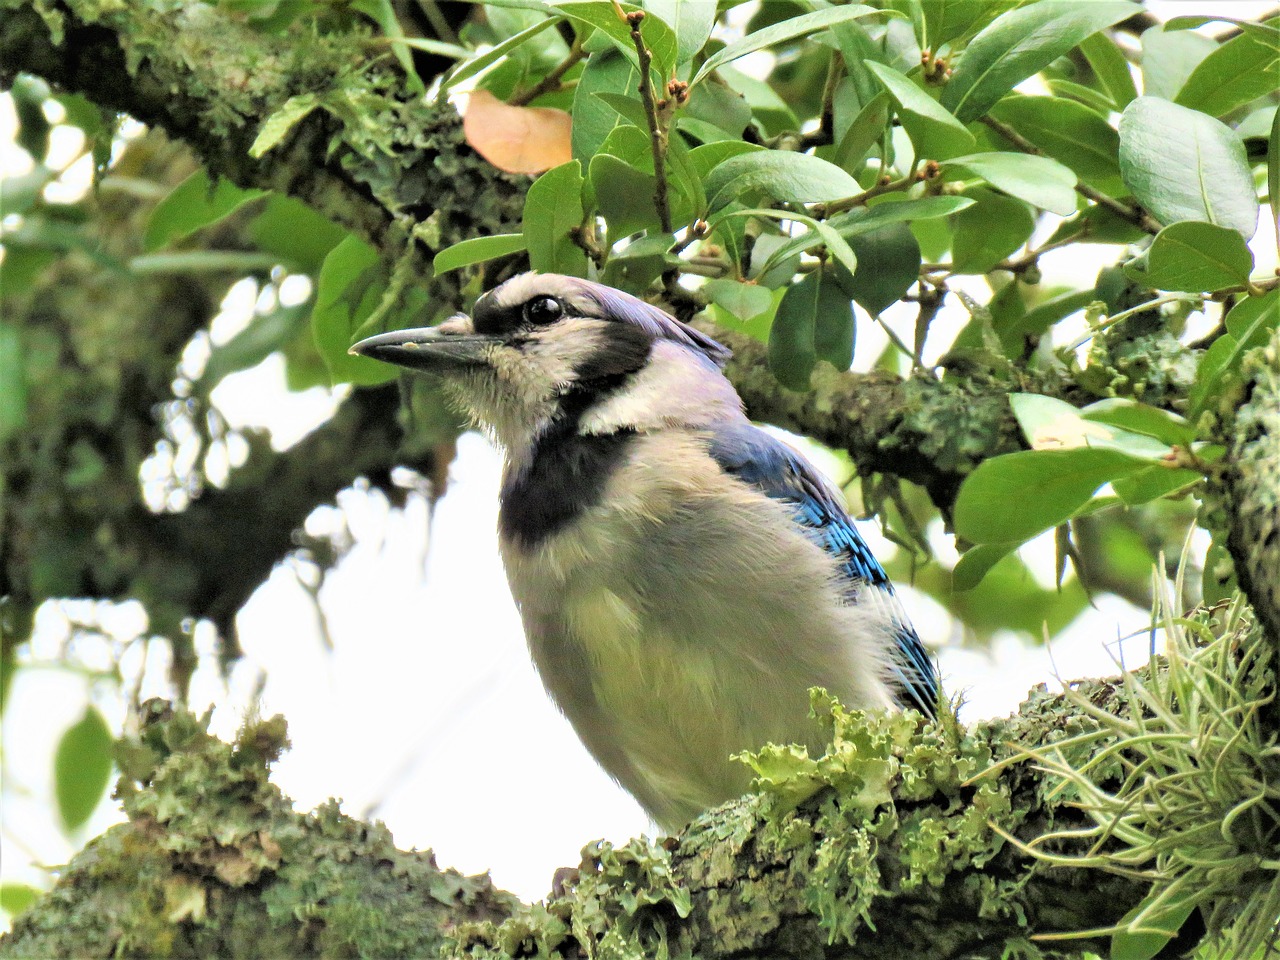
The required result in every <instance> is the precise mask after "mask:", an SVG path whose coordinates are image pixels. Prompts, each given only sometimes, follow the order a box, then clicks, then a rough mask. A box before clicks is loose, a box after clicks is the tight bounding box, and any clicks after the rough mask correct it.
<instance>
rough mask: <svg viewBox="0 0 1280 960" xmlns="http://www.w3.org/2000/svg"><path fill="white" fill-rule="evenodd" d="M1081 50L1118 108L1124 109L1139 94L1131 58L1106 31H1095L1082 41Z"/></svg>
mask: <svg viewBox="0 0 1280 960" xmlns="http://www.w3.org/2000/svg"><path fill="white" fill-rule="evenodd" d="M1080 52H1081V53H1083V54H1084V56H1085V59H1086V60H1088V61H1089V66H1090V67H1092V68H1093V72H1094V74H1095V75H1096V76H1097V78H1098V82H1099V83H1101V84H1102V88H1103V89H1104V90H1105V91H1106V92H1107V96H1108V97H1110V98H1111V103H1112V105H1113V106H1114V107H1115V108H1116V109H1117V110H1123V109H1124V108H1125V107H1127V106H1128V105H1129V102H1130V101H1131V100H1133V98H1134V97H1136V96H1137V95H1138V88H1137V87H1136V86H1135V85H1134V82H1133V72H1132V70H1131V69H1130V67H1129V60H1128V59H1127V58H1126V57H1125V55H1124V52H1123V51H1122V50H1121V49H1120V47H1119V46H1117V45H1116V42H1115V41H1114V40H1112V39H1111V37H1109V36H1107V34H1105V33H1101V32H1099V33H1095V34H1094V35H1093V36H1091V37H1086V38H1085V39H1084V40H1082V41H1081V42H1080Z"/></svg>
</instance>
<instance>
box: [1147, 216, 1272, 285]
mask: <svg viewBox="0 0 1280 960" xmlns="http://www.w3.org/2000/svg"><path fill="white" fill-rule="evenodd" d="M1252 269H1253V254H1252V253H1251V252H1250V250H1249V247H1248V244H1246V243H1245V242H1244V239H1243V238H1242V237H1241V236H1240V234H1238V233H1236V232H1235V231H1234V230H1228V229H1227V228H1226V227H1219V226H1216V225H1214V224H1212V223H1200V222H1199V221H1196V220H1184V221H1183V222H1181V223H1175V224H1171V225H1170V226H1167V227H1165V228H1164V229H1163V230H1161V231H1160V233H1158V234H1157V235H1156V238H1155V240H1153V241H1152V243H1151V247H1150V249H1148V250H1147V252H1146V253H1145V254H1144V255H1143V256H1142V257H1140V258H1138V259H1137V260H1135V261H1132V262H1131V263H1130V264H1127V265H1126V266H1125V274H1126V275H1128V276H1129V277H1131V278H1133V279H1135V280H1138V281H1140V282H1142V283H1145V284H1147V285H1149V286H1151V287H1153V288H1154V289H1156V290H1186V291H1189V292H1191V293H1199V292H1201V291H1206V290H1207V291H1217V290H1222V289H1223V288H1225V287H1231V286H1238V285H1240V284H1243V283H1246V282H1247V281H1248V279H1249V271H1250V270H1252Z"/></svg>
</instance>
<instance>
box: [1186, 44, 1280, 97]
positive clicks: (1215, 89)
mask: <svg viewBox="0 0 1280 960" xmlns="http://www.w3.org/2000/svg"><path fill="white" fill-rule="evenodd" d="M1278 38H1280V34H1278V33H1275V32H1268V33H1263V34H1262V35H1261V36H1259V35H1258V34H1255V33H1242V34H1240V36H1238V37H1233V38H1232V39H1230V40H1228V41H1227V42H1226V43H1224V44H1222V45H1221V46H1219V47H1218V48H1217V49H1216V50H1214V51H1213V52H1212V53H1210V54H1209V55H1208V56H1207V57H1205V58H1204V59H1203V60H1201V61H1200V64H1199V65H1198V66H1197V67H1196V68H1195V70H1193V71H1192V72H1191V76H1189V77H1187V81H1186V83H1184V84H1183V85H1182V89H1181V90H1179V91H1178V96H1177V98H1176V102H1177V103H1180V104H1182V105H1183V106H1184V107H1191V108H1193V109H1195V110H1202V111H1204V112H1205V113H1207V114H1209V115H1210V116H1214V117H1221V116H1225V115H1226V114H1228V113H1230V112H1231V111H1232V110H1235V109H1236V108H1237V107H1242V106H1244V105H1245V104H1246V103H1252V102H1253V101H1254V100H1257V99H1258V98H1259V97H1265V96H1267V95H1268V94H1272V93H1275V92H1276V91H1277V90H1280V40H1278Z"/></svg>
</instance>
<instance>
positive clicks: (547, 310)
mask: <svg viewBox="0 0 1280 960" xmlns="http://www.w3.org/2000/svg"><path fill="white" fill-rule="evenodd" d="M562 316H564V307H563V306H562V305H561V303H560V301H559V300H557V299H556V298H555V297H534V298H533V299H532V300H530V301H529V302H528V303H526V304H525V305H524V318H525V320H527V321H528V322H529V323H537V324H546V323H555V322H556V321H557V320H559V319H560V318H561V317H562Z"/></svg>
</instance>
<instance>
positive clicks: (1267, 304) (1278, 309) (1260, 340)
mask: <svg viewBox="0 0 1280 960" xmlns="http://www.w3.org/2000/svg"><path fill="white" fill-rule="evenodd" d="M1225 322H1226V325H1227V332H1228V333H1230V334H1231V335H1232V336H1233V337H1235V339H1236V342H1237V343H1239V344H1240V349H1241V350H1252V349H1253V348H1254V347H1261V346H1265V345H1266V344H1267V343H1269V342H1270V340H1271V334H1272V331H1274V330H1275V328H1276V327H1277V326H1280V289H1276V290H1268V291H1267V292H1266V293H1264V294H1263V295H1262V296H1260V297H1245V298H1243V299H1242V300H1240V301H1239V302H1238V303H1236V305H1235V306H1234V307H1232V308H1231V312H1230V313H1228V314H1227V318H1226V321H1225Z"/></svg>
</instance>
